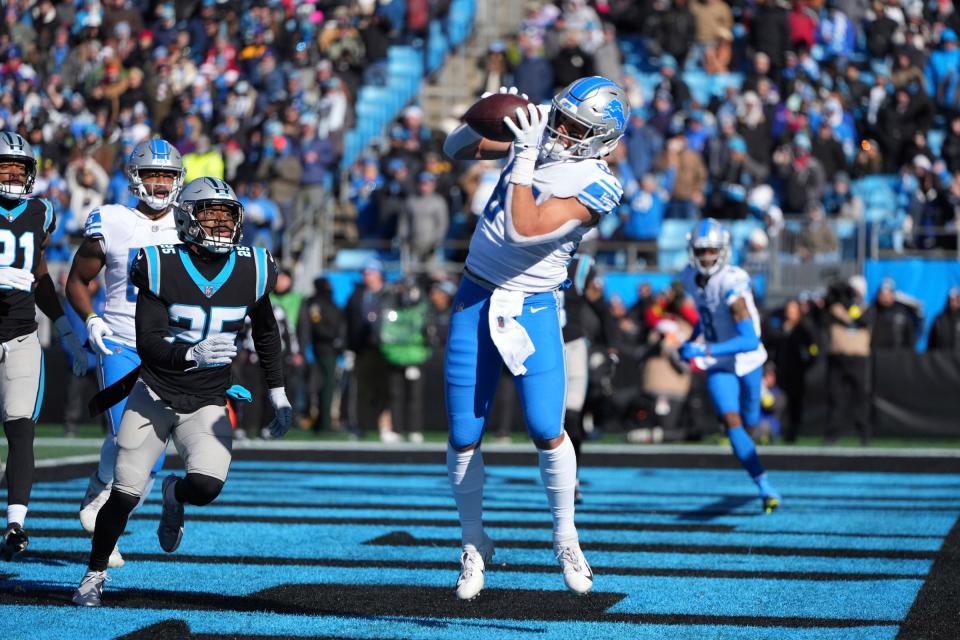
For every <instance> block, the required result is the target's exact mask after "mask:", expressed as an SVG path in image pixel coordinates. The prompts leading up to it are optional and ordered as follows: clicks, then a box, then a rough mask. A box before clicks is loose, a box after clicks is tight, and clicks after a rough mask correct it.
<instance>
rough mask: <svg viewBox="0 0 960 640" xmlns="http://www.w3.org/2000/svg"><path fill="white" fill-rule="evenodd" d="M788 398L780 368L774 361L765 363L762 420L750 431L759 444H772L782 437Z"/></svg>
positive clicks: (761, 399) (762, 385)
mask: <svg viewBox="0 0 960 640" xmlns="http://www.w3.org/2000/svg"><path fill="white" fill-rule="evenodd" d="M785 400H786V398H785V397H784V393H783V391H782V390H781V389H780V386H779V379H778V370H777V367H776V365H774V364H773V363H772V362H767V363H766V364H764V365H763V379H762V380H761V383H760V422H758V423H757V425H756V426H755V427H754V428H753V429H752V430H751V431H750V437H751V438H753V441H754V442H756V443H757V444H770V443H771V442H775V441H777V440H779V439H780V434H781V423H782V416H783V411H784V408H785V407H784V404H785V402H784V401H785Z"/></svg>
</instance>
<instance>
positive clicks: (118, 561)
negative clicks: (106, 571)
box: [107, 545, 127, 569]
mask: <svg viewBox="0 0 960 640" xmlns="http://www.w3.org/2000/svg"><path fill="white" fill-rule="evenodd" d="M126 563H127V561H126V560H124V559H123V556H122V555H120V547H119V546H118V545H114V546H113V551H111V552H110V559H109V560H107V567H109V568H111V569H119V568H120V567H122V566H123V565H125V564H126Z"/></svg>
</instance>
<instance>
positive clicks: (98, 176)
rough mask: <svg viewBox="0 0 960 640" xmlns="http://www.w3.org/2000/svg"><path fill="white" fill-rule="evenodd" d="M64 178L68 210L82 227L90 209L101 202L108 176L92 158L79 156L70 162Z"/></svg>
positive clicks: (108, 179) (108, 181) (108, 180)
mask: <svg viewBox="0 0 960 640" xmlns="http://www.w3.org/2000/svg"><path fill="white" fill-rule="evenodd" d="M64 178H65V179H66V181H67V188H68V190H69V192H70V210H71V211H73V213H74V215H75V216H76V220H77V225H78V227H79V228H80V229H82V228H83V225H84V223H85V222H86V220H87V215H88V214H89V213H90V211H92V210H93V209H96V208H97V207H99V206H100V205H102V204H103V194H104V192H106V190H107V185H108V184H109V183H110V176H108V175H107V172H106V171H104V170H103V167H101V166H100V165H99V164H98V163H97V162H95V161H94V160H91V159H90V158H84V157H80V158H76V159H75V160H73V161H71V162H70V165H69V166H68V167H67V173H66V175H64Z"/></svg>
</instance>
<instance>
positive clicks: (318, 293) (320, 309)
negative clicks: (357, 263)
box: [298, 278, 344, 433]
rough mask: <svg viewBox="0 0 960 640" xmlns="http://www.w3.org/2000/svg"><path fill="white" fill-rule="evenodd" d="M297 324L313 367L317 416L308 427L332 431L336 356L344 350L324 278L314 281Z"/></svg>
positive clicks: (338, 314) (340, 319)
mask: <svg viewBox="0 0 960 640" xmlns="http://www.w3.org/2000/svg"><path fill="white" fill-rule="evenodd" d="M301 313H302V317H301V318H300V322H299V324H298V327H299V328H298V331H299V332H300V335H301V339H300V341H301V343H302V344H304V345H310V347H311V348H312V350H313V360H314V363H315V365H316V373H317V376H318V380H317V387H316V388H317V398H316V406H317V417H316V420H315V421H314V422H313V424H312V425H311V428H312V429H313V432H314V433H328V432H329V431H330V428H331V408H332V406H333V392H334V390H335V389H336V388H337V386H338V380H337V377H336V365H337V355H338V353H339V352H340V350H341V349H342V348H343V333H344V323H343V312H342V311H341V310H340V308H339V307H338V306H337V305H336V304H334V302H333V287H332V286H331V284H330V281H329V280H327V279H326V278H317V279H316V280H314V281H313V296H311V297H310V298H307V300H306V301H304V304H303V307H302V312H301Z"/></svg>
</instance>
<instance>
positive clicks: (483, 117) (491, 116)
mask: <svg viewBox="0 0 960 640" xmlns="http://www.w3.org/2000/svg"><path fill="white" fill-rule="evenodd" d="M528 104H530V101H529V100H527V99H526V98H524V97H523V96H518V95H514V94H512V93H495V94H493V95H490V96H487V97H486V98H483V99H481V100H478V101H477V102H475V103H474V104H473V106H472V107H470V108H469V109H467V112H466V113H465V114H463V121H464V122H466V123H467V124H468V125H470V128H471V129H473V130H474V131H476V132H477V133H479V134H480V135H482V136H483V137H484V138H488V139H490V140H497V141H499V142H512V141H513V133H512V132H511V131H510V129H508V128H507V126H506V125H505V124H503V119H504V118H505V117H506V116H510V117H511V118H512V119H513V121H514V122H516V121H517V115H516V113H517V107H524V108H525V107H526V106H527V105H528Z"/></svg>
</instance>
